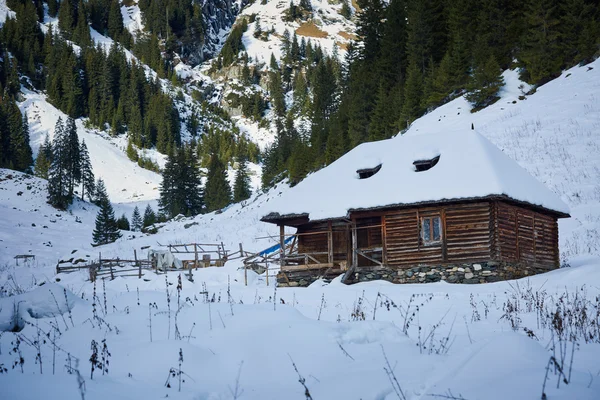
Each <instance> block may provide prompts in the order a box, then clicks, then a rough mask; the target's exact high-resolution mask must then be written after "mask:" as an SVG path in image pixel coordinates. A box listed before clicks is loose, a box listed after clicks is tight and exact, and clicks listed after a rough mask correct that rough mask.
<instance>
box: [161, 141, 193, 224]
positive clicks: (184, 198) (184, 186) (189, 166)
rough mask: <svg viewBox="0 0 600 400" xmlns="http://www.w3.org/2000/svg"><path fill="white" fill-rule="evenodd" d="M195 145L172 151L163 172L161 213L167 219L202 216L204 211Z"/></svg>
mask: <svg viewBox="0 0 600 400" xmlns="http://www.w3.org/2000/svg"><path fill="white" fill-rule="evenodd" d="M195 147H196V145H195V144H194V143H193V144H191V145H189V146H185V147H182V148H179V149H175V150H173V151H172V154H170V155H169V157H168V159H167V163H166V165H165V168H164V169H163V172H162V178H163V179H162V182H161V185H160V199H159V206H160V211H161V213H162V214H164V215H165V216H167V217H174V216H176V215H178V214H184V215H186V216H190V215H196V214H200V213H201V212H202V209H203V198H202V187H201V179H200V171H199V168H198V160H197V158H196V154H195V152H194V148H195Z"/></svg>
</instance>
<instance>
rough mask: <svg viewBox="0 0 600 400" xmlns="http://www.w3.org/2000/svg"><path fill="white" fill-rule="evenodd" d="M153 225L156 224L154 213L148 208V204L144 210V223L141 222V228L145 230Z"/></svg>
mask: <svg viewBox="0 0 600 400" xmlns="http://www.w3.org/2000/svg"><path fill="white" fill-rule="evenodd" d="M155 223H156V213H155V212H154V210H153V209H152V207H150V204H148V205H147V206H146V210H144V221H143V225H144V226H143V227H144V228H146V227H148V226H150V225H153V224H155Z"/></svg>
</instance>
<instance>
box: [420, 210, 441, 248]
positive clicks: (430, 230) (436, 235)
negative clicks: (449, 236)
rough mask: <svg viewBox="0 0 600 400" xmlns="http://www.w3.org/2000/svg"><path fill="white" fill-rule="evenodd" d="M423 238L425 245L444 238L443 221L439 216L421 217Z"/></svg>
mask: <svg viewBox="0 0 600 400" xmlns="http://www.w3.org/2000/svg"><path fill="white" fill-rule="evenodd" d="M421 239H422V240H423V244H425V245H427V244H436V243H439V242H440V241H441V240H442V221H441V219H440V217H439V216H437V217H423V218H421Z"/></svg>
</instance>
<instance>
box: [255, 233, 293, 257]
mask: <svg viewBox="0 0 600 400" xmlns="http://www.w3.org/2000/svg"><path fill="white" fill-rule="evenodd" d="M293 238H294V236H290V237H289V238H287V239H285V241H284V243H285V244H288V243H289V242H291V241H292V239H293ZM280 248H281V246H280V245H279V244H276V245H274V246H271V247H269V248H268V249H264V250H263V251H261V252H259V253H258V255H260V256H266V255H268V254H271V253H275V252H276V251H279V250H280Z"/></svg>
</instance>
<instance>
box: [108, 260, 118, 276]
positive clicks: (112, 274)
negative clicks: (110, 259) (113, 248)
mask: <svg viewBox="0 0 600 400" xmlns="http://www.w3.org/2000/svg"><path fill="white" fill-rule="evenodd" d="M118 262H119V259H118V258H117V263H118ZM109 265H110V280H111V281H114V280H115V272H114V270H113V264H112V263H109Z"/></svg>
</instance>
